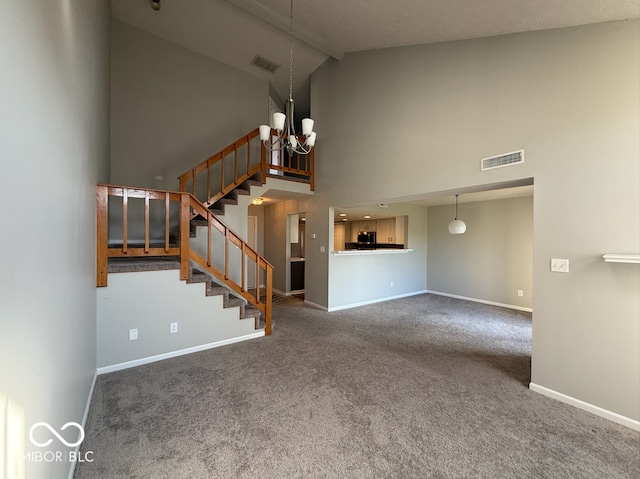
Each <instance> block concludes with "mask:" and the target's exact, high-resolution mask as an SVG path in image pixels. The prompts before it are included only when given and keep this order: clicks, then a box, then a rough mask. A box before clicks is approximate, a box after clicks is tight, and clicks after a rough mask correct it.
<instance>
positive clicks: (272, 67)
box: [251, 55, 280, 73]
mask: <svg viewBox="0 0 640 479" xmlns="http://www.w3.org/2000/svg"><path fill="white" fill-rule="evenodd" d="M251 65H254V66H257V67H258V68H260V69H262V70H264V71H267V72H269V73H273V72H275V71H276V70H277V69H278V68H280V65H278V64H277V63H273V62H272V61H269V60H267V59H266V58H263V57H261V56H260V55H256V56H255V57H253V60H251Z"/></svg>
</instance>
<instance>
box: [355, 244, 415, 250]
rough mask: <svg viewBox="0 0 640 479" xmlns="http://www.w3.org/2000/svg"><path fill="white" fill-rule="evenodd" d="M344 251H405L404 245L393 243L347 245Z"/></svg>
mask: <svg viewBox="0 0 640 479" xmlns="http://www.w3.org/2000/svg"><path fill="white" fill-rule="evenodd" d="M344 249H345V250H346V251H351V250H373V249H404V245H403V244H392V243H345V245H344Z"/></svg>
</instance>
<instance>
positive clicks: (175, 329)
mask: <svg viewBox="0 0 640 479" xmlns="http://www.w3.org/2000/svg"><path fill="white" fill-rule="evenodd" d="M169 332H170V333H171V334H173V333H177V332H178V323H171V324H170V325H169Z"/></svg>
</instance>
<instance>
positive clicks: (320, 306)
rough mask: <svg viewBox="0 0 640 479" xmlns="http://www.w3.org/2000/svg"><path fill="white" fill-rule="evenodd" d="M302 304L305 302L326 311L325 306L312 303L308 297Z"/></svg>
mask: <svg viewBox="0 0 640 479" xmlns="http://www.w3.org/2000/svg"><path fill="white" fill-rule="evenodd" d="M304 304H307V305H309V306H311V307H312V308H316V309H321V310H322V311H328V310H327V308H326V306H322V305H321V304H317V303H314V302H313V301H309V300H308V299H305V300H304Z"/></svg>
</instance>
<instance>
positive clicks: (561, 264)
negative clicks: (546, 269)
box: [551, 258, 569, 273]
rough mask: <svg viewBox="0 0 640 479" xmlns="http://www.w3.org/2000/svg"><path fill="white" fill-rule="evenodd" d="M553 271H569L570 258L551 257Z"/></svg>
mask: <svg viewBox="0 0 640 479" xmlns="http://www.w3.org/2000/svg"><path fill="white" fill-rule="evenodd" d="M551 271H553V272H555V273H568V272H569V260H568V259H558V258H551Z"/></svg>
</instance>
